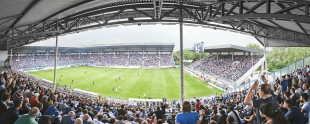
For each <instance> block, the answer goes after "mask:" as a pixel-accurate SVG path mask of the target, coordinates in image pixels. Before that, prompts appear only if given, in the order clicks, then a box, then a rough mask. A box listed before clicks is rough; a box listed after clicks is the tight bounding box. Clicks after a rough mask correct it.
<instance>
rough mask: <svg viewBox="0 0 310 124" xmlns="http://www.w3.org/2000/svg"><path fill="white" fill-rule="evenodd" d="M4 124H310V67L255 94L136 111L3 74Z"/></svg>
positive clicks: (0, 106) (0, 107) (256, 87)
mask: <svg viewBox="0 0 310 124" xmlns="http://www.w3.org/2000/svg"><path fill="white" fill-rule="evenodd" d="M0 72H1V73H0V81H1V82H0V99H1V102H0V122H1V124H37V123H39V124H102V123H110V124H162V123H168V124H194V123H198V124H306V123H309V121H310V100H309V95H310V90H309V83H310V82H309V81H310V67H309V66H305V67H303V68H302V69H297V70H294V71H292V72H291V73H289V74H286V75H283V76H282V77H281V78H277V79H276V80H275V81H268V80H267V79H266V78H265V76H264V75H262V76H261V80H262V83H261V84H259V81H258V80H256V81H255V83H254V84H253V85H252V86H251V87H250V88H249V89H245V90H243V91H239V92H233V93H229V94H225V95H223V94H220V95H219V96H215V97H213V98H212V99H196V98H193V100H191V101H184V102H183V103H182V105H179V104H177V105H176V107H175V108H176V109H172V106H171V105H169V104H167V103H165V102H163V103H161V104H160V105H158V106H151V107H150V106H143V105H140V106H131V105H121V104H118V103H112V102H104V101H100V100H98V99H90V98H85V97H83V96H75V95H74V94H67V93H64V92H60V91H56V92H53V91H51V88H50V87H48V86H47V87H42V86H45V84H44V83H43V84H42V82H41V81H40V79H37V78H33V77H29V76H27V75H26V74H24V73H22V72H19V71H16V70H11V69H8V70H3V69H2V70H1V71H0Z"/></svg>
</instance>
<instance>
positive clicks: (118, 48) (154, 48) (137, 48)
mask: <svg viewBox="0 0 310 124" xmlns="http://www.w3.org/2000/svg"><path fill="white" fill-rule="evenodd" d="M173 48H174V44H172V43H158V44H156V43H149V44H114V45H98V46H93V47H58V51H59V52H61V53H69V52H71V53H89V52H93V53H94V52H96V53H100V52H114V51H115V52H128V51H131V52H133V51H134V52H143V51H144V52H172V51H173ZM54 50H55V47H52V46H23V47H19V48H16V49H13V53H47V52H54Z"/></svg>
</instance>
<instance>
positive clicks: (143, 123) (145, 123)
mask: <svg viewBox="0 0 310 124" xmlns="http://www.w3.org/2000/svg"><path fill="white" fill-rule="evenodd" d="M141 124H149V123H148V122H147V121H146V120H144V121H142V123H141Z"/></svg>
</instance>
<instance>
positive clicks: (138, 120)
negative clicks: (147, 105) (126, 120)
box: [134, 113, 143, 124]
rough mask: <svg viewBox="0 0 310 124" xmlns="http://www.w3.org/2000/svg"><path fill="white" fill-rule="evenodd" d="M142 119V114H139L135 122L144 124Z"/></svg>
mask: <svg viewBox="0 0 310 124" xmlns="http://www.w3.org/2000/svg"><path fill="white" fill-rule="evenodd" d="M142 121H143V120H142V119H140V114H139V113H137V114H136V118H135V119H134V122H137V123H139V124H141V123H142Z"/></svg>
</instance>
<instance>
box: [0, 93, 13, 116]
mask: <svg viewBox="0 0 310 124" xmlns="http://www.w3.org/2000/svg"><path fill="white" fill-rule="evenodd" d="M10 97H11V96H10V94H4V96H3V98H2V100H1V102H0V115H1V114H2V113H4V112H5V111H6V110H7V109H8V105H7V103H9V102H10Z"/></svg>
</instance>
